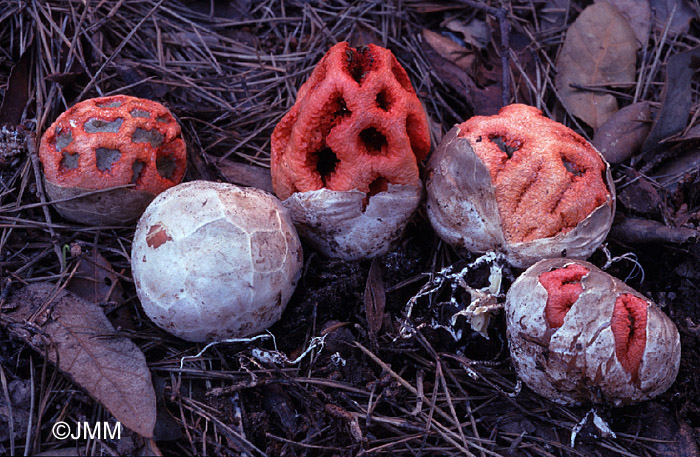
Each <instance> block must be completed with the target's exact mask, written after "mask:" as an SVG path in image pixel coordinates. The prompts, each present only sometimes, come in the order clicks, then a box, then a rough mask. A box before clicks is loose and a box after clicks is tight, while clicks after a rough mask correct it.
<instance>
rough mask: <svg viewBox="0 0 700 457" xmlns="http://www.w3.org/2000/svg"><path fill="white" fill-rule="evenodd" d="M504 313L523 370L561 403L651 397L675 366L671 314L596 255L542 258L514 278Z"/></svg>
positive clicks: (677, 346) (669, 380)
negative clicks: (583, 258)
mask: <svg viewBox="0 0 700 457" xmlns="http://www.w3.org/2000/svg"><path fill="white" fill-rule="evenodd" d="M505 313H506V330H507V334H508V340H509V347H510V354H511V360H512V361H513V365H514V366H515V369H516V371H517V373H518V376H519V377H520V378H521V379H522V380H523V381H524V382H525V383H527V385H528V386H529V387H530V388H532V389H533V390H534V391H535V392H537V393H539V394H541V395H544V396H546V397H547V398H550V399H552V400H554V401H556V402H558V403H562V404H580V403H583V402H593V403H610V404H612V405H615V406H620V405H623V404H629V403H634V402H638V401H643V400H648V399H650V398H653V397H655V396H657V395H659V394H661V393H662V392H664V391H665V390H666V389H668V388H669V387H670V386H671V384H673V381H674V379H675V378H676V375H677V374H678V369H679V366H680V359H681V343H680V335H679V334H678V329H677V328H676V326H675V325H674V323H673V321H672V320H671V319H670V318H669V317H668V316H667V315H666V314H665V313H664V312H663V311H662V310H661V309H660V308H659V307H658V306H656V305H655V304H654V302H652V301H651V300H649V299H648V298H646V297H644V295H642V294H640V293H639V292H637V291H635V290H634V289H632V288H631V287H629V286H628V285H626V284H625V283H624V282H622V281H620V280H619V279H617V278H615V277H613V276H611V275H609V274H608V273H606V272H604V271H602V270H600V269H599V268H598V267H596V266H595V265H593V264H591V263H588V262H584V261H581V260H572V259H565V258H555V259H547V260H542V261H540V262H537V263H536V264H534V265H532V266H531V267H530V268H528V269H527V270H526V271H525V272H524V273H523V274H521V275H520V276H519V277H518V279H516V280H515V282H513V284H512V285H511V287H510V289H509V290H508V294H507V296H506V302H505Z"/></svg>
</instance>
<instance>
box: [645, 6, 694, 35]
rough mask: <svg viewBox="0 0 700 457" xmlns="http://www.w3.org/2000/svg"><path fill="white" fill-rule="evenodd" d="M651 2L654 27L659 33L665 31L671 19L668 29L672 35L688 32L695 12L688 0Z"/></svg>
mask: <svg viewBox="0 0 700 457" xmlns="http://www.w3.org/2000/svg"><path fill="white" fill-rule="evenodd" d="M650 3H651V9H652V10H653V11H654V28H655V29H656V31H657V32H658V33H659V34H661V33H663V31H664V29H665V28H666V24H667V23H668V21H669V19H671V25H670V26H669V28H668V31H669V34H670V35H671V36H675V35H680V34H682V33H686V32H687V31H688V29H690V21H691V20H692V19H693V18H694V17H695V13H694V12H693V8H692V6H690V4H689V2H687V1H686V0H650ZM671 14H673V18H671Z"/></svg>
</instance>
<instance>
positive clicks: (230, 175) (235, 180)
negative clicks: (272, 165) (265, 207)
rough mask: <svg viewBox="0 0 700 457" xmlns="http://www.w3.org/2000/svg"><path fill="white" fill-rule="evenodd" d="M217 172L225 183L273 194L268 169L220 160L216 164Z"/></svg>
mask: <svg viewBox="0 0 700 457" xmlns="http://www.w3.org/2000/svg"><path fill="white" fill-rule="evenodd" d="M217 167H218V168H219V171H220V172H221V174H222V175H223V177H224V178H225V179H226V181H228V182H230V183H232V184H237V185H239V186H246V187H256V188H258V189H262V190H264V191H267V192H270V193H274V191H273V190H272V177H271V176H270V169H269V168H263V167H258V166H256V165H248V164H247V163H242V162H234V161H233V160H227V159H224V160H221V161H219V163H217Z"/></svg>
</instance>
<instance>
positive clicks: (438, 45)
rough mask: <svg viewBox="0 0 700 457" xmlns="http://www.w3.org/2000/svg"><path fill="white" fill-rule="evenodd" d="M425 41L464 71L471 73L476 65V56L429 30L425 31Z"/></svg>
mask: <svg viewBox="0 0 700 457" xmlns="http://www.w3.org/2000/svg"><path fill="white" fill-rule="evenodd" d="M423 38H424V39H425V41H426V42H427V43H428V44H429V45H430V46H431V47H432V48H433V49H434V50H435V52H437V53H438V54H440V55H441V56H442V57H444V58H445V59H447V60H449V61H452V62H454V64H455V65H457V66H458V67H459V68H461V69H462V70H464V71H469V69H470V68H471V66H472V64H473V63H474V54H473V53H472V52H469V51H468V50H467V48H465V47H464V46H460V45H458V44H457V43H455V42H454V41H452V40H451V39H449V38H447V37H444V36H442V35H440V34H439V33H435V32H433V31H431V30H428V29H423Z"/></svg>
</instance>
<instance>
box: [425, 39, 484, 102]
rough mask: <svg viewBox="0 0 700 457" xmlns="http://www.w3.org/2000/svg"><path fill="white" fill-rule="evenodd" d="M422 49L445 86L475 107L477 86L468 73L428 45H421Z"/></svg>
mask: <svg viewBox="0 0 700 457" xmlns="http://www.w3.org/2000/svg"><path fill="white" fill-rule="evenodd" d="M421 49H422V50H423V53H424V54H425V56H426V58H427V59H428V62H429V63H430V66H431V69H432V70H433V72H434V74H435V75H436V76H437V78H438V79H439V80H440V81H442V83H443V84H445V86H447V87H449V88H450V89H452V90H453V91H454V92H455V93H456V94H457V96H458V97H463V98H464V100H465V101H466V103H467V105H468V106H470V107H473V106H474V103H473V97H472V93H473V92H474V90H475V89H476V84H474V81H473V80H472V79H471V78H470V77H469V75H468V74H467V72H465V71H464V70H462V69H461V68H459V67H458V66H457V65H455V63H454V62H452V61H451V60H449V59H445V58H444V57H442V56H441V55H440V54H438V52H437V51H436V50H435V49H433V47H432V46H430V45H429V44H428V43H426V42H423V43H421Z"/></svg>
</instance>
